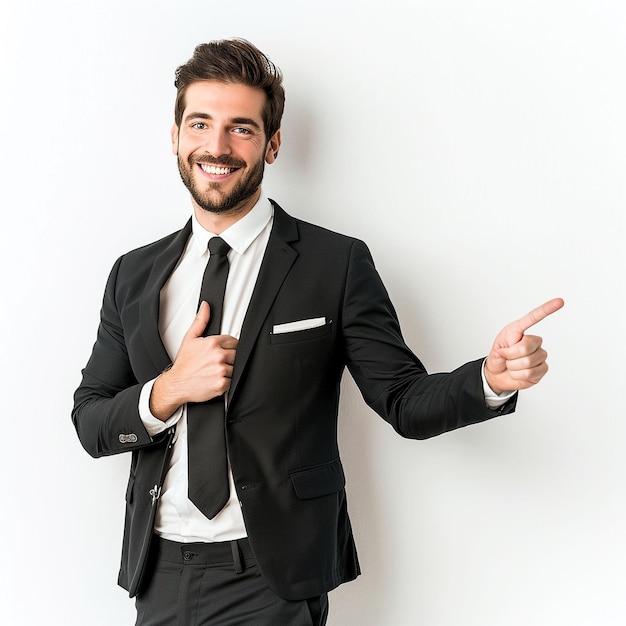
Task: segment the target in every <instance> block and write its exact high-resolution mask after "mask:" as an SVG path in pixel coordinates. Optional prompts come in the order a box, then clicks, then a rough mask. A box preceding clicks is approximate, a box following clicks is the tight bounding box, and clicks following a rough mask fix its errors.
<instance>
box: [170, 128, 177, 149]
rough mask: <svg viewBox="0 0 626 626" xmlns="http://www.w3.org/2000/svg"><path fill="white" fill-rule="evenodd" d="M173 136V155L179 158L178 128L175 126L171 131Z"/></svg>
mask: <svg viewBox="0 0 626 626" xmlns="http://www.w3.org/2000/svg"><path fill="white" fill-rule="evenodd" d="M171 136H172V153H173V154H175V155H176V156H178V126H177V125H176V124H174V125H173V126H172V130H171Z"/></svg>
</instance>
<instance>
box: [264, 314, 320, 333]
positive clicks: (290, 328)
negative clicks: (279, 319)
mask: <svg viewBox="0 0 626 626" xmlns="http://www.w3.org/2000/svg"><path fill="white" fill-rule="evenodd" d="M324 324H326V318H325V317H313V318H311V319H309V320H299V321H297V322H287V323H286V324H275V325H274V326H273V328H272V333H273V334H274V335H280V334H281V333H293V332H296V331H298V330H308V329H309V328H318V327H319V326H324Z"/></svg>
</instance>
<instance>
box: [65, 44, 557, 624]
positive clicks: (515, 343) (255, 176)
mask: <svg viewBox="0 0 626 626" xmlns="http://www.w3.org/2000/svg"><path fill="white" fill-rule="evenodd" d="M175 84H176V88H177V98H176V105H175V115H174V120H175V122H174V126H173V128H172V148H173V151H174V154H175V155H177V158H178V167H179V170H180V175H181V178H182V180H183V182H184V184H185V186H186V187H187V189H188V190H189V193H190V196H191V204H192V215H191V218H190V220H189V222H188V223H187V224H186V225H185V226H184V228H182V229H181V230H180V231H177V232H175V233H173V234H171V235H168V236H167V237H165V238H163V239H161V240H159V241H157V242H155V243H152V244H150V245H147V246H144V247H142V248H139V249H137V250H134V251H131V252H129V253H128V254H125V255H124V256H122V257H121V258H120V259H118V260H117V262H116V263H115V265H114V267H113V270H112V272H111V275H110V277H109V281H108V283H107V286H106V289H105V294H104V300H103V305H102V312H101V322H100V326H99V329H98V335H97V340H96V343H95V345H94V348H93V353H92V355H91V358H90V359H89V362H88V363H87V365H86V367H85V369H84V370H83V379H82V382H81V385H80V387H79V388H78V389H77V391H76V394H75V405H74V410H73V414H72V418H73V421H74V424H75V426H76V430H77V432H78V435H79V437H80V440H81V442H82V444H83V446H84V447H85V449H86V450H87V451H88V452H89V453H90V454H92V455H93V456H96V457H98V456H104V455H109V454H118V453H122V452H130V453H132V462H131V471H130V477H129V483H128V488H127V492H126V524H125V530H124V540H123V545H122V563H121V568H120V574H119V579H118V582H119V584H120V585H121V586H123V587H124V588H125V589H127V590H128V591H129V594H130V595H131V597H134V596H136V606H137V622H136V623H137V624H140V625H143V626H145V625H152V626H154V625H174V624H178V625H179V626H194V625H199V624H210V625H221V624H229V625H234V624H242V625H250V624H255V625H268V626H269V625H271V626H276V625H289V626H291V625H297V624H303V625H304V624H306V625H311V624H315V625H319V624H325V623H326V619H327V613H328V601H327V593H328V591H330V590H331V589H333V588H335V587H337V586H338V585H340V584H341V583H343V582H346V581H349V580H352V579H354V578H355V577H356V576H358V574H359V573H360V571H359V564H358V559H357V554H356V549H355V546H354V541H353V537H352V531H351V526H350V520H349V518H348V513H347V507H346V495H345V491H344V475H343V470H342V466H341V460H340V458H339V450H338V446H337V439H336V433H337V412H338V411H337V409H338V400H339V398H338V395H339V388H340V385H339V382H340V379H341V376H342V373H343V371H344V369H345V368H346V367H347V368H348V369H349V371H350V373H351V375H352V376H353V378H354V380H355V382H356V383H357V385H358V387H359V389H360V390H361V392H362V394H363V397H364V399H365V401H366V402H367V403H368V404H369V405H370V406H371V407H372V408H373V409H374V410H375V411H377V412H378V413H379V414H380V415H381V417H383V418H384V419H385V420H386V421H388V422H389V423H390V424H391V425H392V426H393V428H395V429H396V430H397V431H398V433H400V434H401V435H402V436H404V437H408V438H415V439H424V438H427V437H432V436H434V435H438V434H440V433H443V432H446V431H449V430H452V429H455V428H459V427H462V426H466V425H469V424H474V423H478V422H482V421H484V420H487V419H490V418H492V417H495V416H498V415H503V414H506V413H510V412H512V411H513V410H514V405H515V402H516V397H517V396H516V391H517V390H520V389H524V388H527V387H530V386H532V385H534V384H536V383H537V382H539V381H540V380H541V378H542V377H543V376H544V374H545V373H546V371H547V365H546V352H545V350H544V349H543V348H542V341H541V338H540V337H537V336H533V335H528V334H526V330H527V329H528V328H529V327H530V326H532V325H533V324H535V323H537V322H539V321H541V320H542V319H543V318H544V317H546V316H547V315H550V314H551V313H553V312H554V311H556V310H557V309H559V308H560V307H561V306H562V304H563V302H562V300H560V299H558V298H557V299H555V300H551V301H549V302H547V303H546V304H544V305H542V306H540V307H537V308H536V309H534V310H533V311H531V312H530V313H529V314H528V315H526V316H524V317H522V318H521V319H519V320H517V321H515V322H513V323H511V324H509V325H508V326H506V327H505V328H504V330H502V331H501V332H500V333H499V334H498V335H497V337H496V340H495V341H494V344H493V346H492V348H491V350H490V352H489V354H488V356H487V357H486V358H480V359H477V360H476V361H473V362H471V363H467V364H465V365H463V366H461V367H459V368H458V369H456V370H454V371H453V372H450V373H445V374H428V373H427V372H426V371H425V369H424V367H423V365H422V363H421V362H420V361H419V359H418V358H417V357H416V356H415V355H414V354H413V353H412V352H411V350H410V349H409V348H408V347H407V345H406V344H405V343H404V341H403V339H402V335H401V332H400V327H399V324H398V320H397V318H396V315H395V312H394V309H393V306H392V304H391V302H390V301H389V298H388V295H387V292H386V290H385V288H384V286H383V284H382V282H381V280H380V277H379V276H378V274H377V272H376V270H375V268H374V264H373V261H372V258H371V256H370V254H369V251H368V249H367V247H366V246H365V244H364V243H363V242H361V241H358V240H356V239H353V238H350V237H347V236H344V235H339V234H337V233H333V232H330V231H328V230H325V229H323V228H320V227H317V226H313V225H311V224H308V223H305V222H302V221H300V220H298V219H296V218H293V217H291V216H290V215H288V214H287V213H286V212H285V211H284V210H283V209H282V208H281V207H280V206H279V205H278V204H277V203H276V202H274V201H273V200H270V199H268V198H267V197H266V196H264V195H263V191H262V187H261V183H262V180H263V172H264V168H265V164H266V163H267V164H272V163H274V161H275V160H276V158H277V156H278V153H279V149H280V143H281V136H280V122H281V118H282V113H283V107H284V91H283V87H282V79H281V74H280V71H279V70H278V69H277V68H276V67H275V66H274V65H273V63H272V62H271V61H269V59H268V58H267V57H266V56H265V55H263V54H262V53H261V52H260V51H259V50H258V49H257V48H255V47H254V46H253V45H251V44H250V43H248V42H246V41H243V40H238V39H235V40H227V41H217V42H211V43H209V44H202V45H200V46H198V47H197V48H196V50H195V53H194V56H193V57H192V59H190V60H189V61H188V62H187V63H186V64H185V65H182V66H181V67H179V68H178V70H177V72H176V81H175Z"/></svg>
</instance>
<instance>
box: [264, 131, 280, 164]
mask: <svg viewBox="0 0 626 626" xmlns="http://www.w3.org/2000/svg"><path fill="white" fill-rule="evenodd" d="M279 150H280V129H278V130H277V131H276V132H275V133H274V136H273V137H272V138H271V139H270V140H269V141H268V142H267V148H266V149H265V162H266V163H269V164H271V163H273V162H274V161H275V160H276V157H277V156H278V151H279Z"/></svg>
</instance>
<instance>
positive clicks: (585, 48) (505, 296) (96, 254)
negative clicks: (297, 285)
mask: <svg viewBox="0 0 626 626" xmlns="http://www.w3.org/2000/svg"><path fill="white" fill-rule="evenodd" d="M0 7H1V13H0V63H1V69H2V73H1V80H2V98H1V102H0V106H1V111H0V113H1V118H0V119H1V124H2V135H1V136H2V139H1V150H0V153H1V157H0V158H1V159H2V162H1V164H0V166H1V167H0V173H1V174H0V176H1V177H2V181H1V184H0V206H1V207H2V228H1V230H0V254H1V255H2V259H1V264H0V267H1V268H2V269H1V270H0V271H1V276H2V282H1V286H0V287H1V290H2V294H3V295H2V307H1V310H2V321H1V324H0V333H1V343H0V348H1V350H2V359H1V363H2V365H1V366H0V367H1V368H2V370H1V377H0V380H1V384H2V396H3V400H4V402H3V404H4V410H3V416H2V431H3V437H2V440H3V445H2V452H1V453H0V463H1V467H0V471H1V474H0V475H1V476H2V509H1V512H0V522H1V528H0V535H1V536H2V554H1V559H0V567H1V568H2V569H1V572H0V578H1V580H0V583H1V584H0V621H1V622H2V623H3V624H9V625H11V626H13V625H22V624H26V625H37V626H38V625H42V624H46V625H57V624H58V625H62V626H92V625H93V626H100V625H104V626H111V625H113V626H118V625H124V624H132V623H133V620H134V605H133V602H132V601H130V600H129V599H128V598H127V597H126V594H125V592H124V591H123V590H121V589H120V588H118V587H117V586H116V584H115V581H116V576H117V566H118V560H119V553H120V545H121V533H122V517H123V510H124V506H123V496H124V490H125V486H126V477H127V471H128V462H129V459H128V457H126V456H119V457H116V458H108V459H102V460H98V461H96V460H93V459H91V458H90V457H89V456H88V455H87V454H86V453H85V452H84V451H83V450H82V448H81V447H80V444H79V442H78V439H77V438H76V436H75V433H74V431H73V427H72V425H71V422H70V409H71V405H72V394H73V391H74V389H75V387H76V386H77V385H78V382H79V380H80V369H81V368H82V367H83V366H84V364H85V362H86V360H87V358H88V356H89V353H90V350H91V345H92V343H93V341H94V339H95V331H96V326H97V323H98V313H99V308H100V302H101V297H102V292H103V288H104V283H105V280H106V277H107V275H108V272H109V269H110V267H111V265H112V264H113V262H114V260H115V258H116V257H117V256H118V255H119V254H121V253H123V252H125V251H127V250H129V249H131V248H133V247H136V246H139V245H142V244H144V243H147V242H150V241H152V240H154V239H156V238H158V237H160V236H162V235H165V234H167V233H169V232H171V231H173V230H176V229H178V228H179V227H181V226H182V224H183V223H184V222H185V220H186V219H187V216H188V214H189V211H190V204H189V200H188V197H187V193H186V190H185V189H184V187H183V186H182V184H181V183H180V180H179V177H178V172H177V169H176V165H175V159H174V157H173V156H172V155H171V153H170V147H169V130H170V125H171V122H172V107H173V101H174V95H175V93H174V88H173V73H174V69H175V68H176V66H177V65H179V64H180V63H182V62H184V61H186V60H187V59H188V58H189V57H190V56H191V53H192V51H193V48H194V46H195V45H196V44H197V43H200V42H202V41H207V40H210V39H216V38H223V37H231V36H243V37H246V38H248V39H250V40H251V41H253V42H254V43H255V44H256V45H258V46H259V47H260V48H261V49H262V50H264V51H265V52H266V53H267V54H268V55H269V56H270V58H272V59H273V60H274V61H275V62H276V63H277V64H278V65H279V66H280V67H281V68H282V69H283V71H284V74H285V85H286V89H287V109H286V115H285V119H284V124H283V140H284V144H283V148H282V150H281V154H280V157H279V159H278V161H277V163H276V164H274V165H273V166H271V167H270V168H269V171H268V174H267V181H266V190H267V191H268V192H269V194H270V195H271V196H272V197H274V198H275V199H276V200H278V201H279V202H280V203H281V204H282V205H283V206H284V207H285V208H286V209H287V210H288V211H290V212H291V213H293V214H295V215H298V216H300V217H303V218H304V219H307V220H309V221H313V222H316V223H320V224H322V225H325V226H327V227H329V228H332V229H335V230H339V231H342V232H346V233H349V234H352V235H355V236H358V237H361V238H363V239H364V240H366V241H367V242H368V244H369V245H370V247H371V249H372V252H373V254H374V257H375V259H376V262H377V265H378V268H379V270H380V272H381V274H382V275H383V278H384V280H385V282H386V284H387V287H388V289H389V291H390V293H391V295H392V298H393V300H394V302H395V304H396V307H397V309H398V313H399V315H400V318H401V321H402V324H403V330H404V333H405V336H406V339H407V341H408V342H409V344H410V345H411V346H412V347H413V348H414V349H415V350H416V352H417V353H418V354H419V355H420V357H421V358H422V359H423V361H424V362H425V364H426V365H427V367H428V368H429V369H430V370H431V371H446V370H450V369H453V368H455V367H457V366H458V365H460V364H461V363H463V362H465V361H468V360H471V359H474V358H478V357H480V356H482V355H484V354H485V353H486V352H487V351H488V349H489V346H490V344H491V341H492V339H493V337H494V336H495V334H496V333H497V331H498V330H499V329H500V328H501V327H502V326H503V325H504V324H505V323H508V322H509V321H511V320H513V319H515V318H517V317H519V316H521V315H522V314H524V313H526V312H527V310H529V309H530V308H532V307H534V306H536V305H538V304H540V303H542V302H543V301H545V300H547V299H549V298H551V297H553V296H562V297H563V298H565V300H566V308H565V309H563V310H562V311H561V312H559V313H558V314H556V315H555V316H553V318H550V319H548V320H546V321H544V322H543V323H542V324H541V325H540V326H539V327H538V328H537V332H538V333H540V334H542V335H543V336H544V337H545V341H546V346H547V348H548V350H549V351H550V365H551V371H550V373H549V375H548V376H547V377H546V379H545V380H544V381H543V382H542V384H541V385H540V386H539V387H537V388H535V389H532V390H529V391H527V392H524V393H523V394H522V395H521V397H520V402H519V409H518V411H517V412H516V413H515V414H514V415H512V416H509V417H506V418H502V419H498V420H495V421H491V422H489V423H486V424H482V425H479V426H474V427H471V428H467V429H464V430H460V431H457V432H454V433H449V434H446V435H443V436H441V437H439V438H436V439H433V440H430V441H426V442H413V441H405V440H403V439H401V438H399V437H398V436H396V435H395V433H394V432H393V431H392V429H391V428H389V426H387V425H386V424H385V423H384V422H382V420H379V419H378V418H377V417H375V416H374V414H373V413H372V412H371V411H370V410H369V409H368V408H367V407H366V406H365V405H364V403H363V401H362V400H361V399H360V396H359V395H358V392H357V391H356V389H355V388H354V386H353V383H352V381H350V380H346V381H344V392H345V393H344V396H343V401H342V406H341V412H342V419H341V427H340V437H341V446H342V451H343V456H344V460H345V465H346V471H347V479H348V495H349V502H350V510H351V513H352V519H353V524H354V528H355V533H356V538H357V543H358V546H359V551H360V557H361V562H362V568H363V571H364V574H363V576H362V577H360V578H359V579H358V580H357V581H356V582H353V583H350V584H347V585H344V586H343V587H342V588H341V589H339V590H337V591H335V592H333V593H332V594H331V596H330V599H331V617H330V620H329V624H331V625H332V626H352V625H354V626H413V625H416V626H528V625H531V624H532V625H533V626H555V625H557V626H578V625H593V626H598V625H600V626H618V625H623V624H624V623H626V593H625V591H624V589H625V583H626V574H625V566H624V562H625V560H626V540H625V538H624V535H625V531H624V528H625V525H626V504H625V503H624V491H625V489H626V488H625V487H624V483H625V479H626V463H625V461H624V453H625V443H626V426H625V424H624V422H625V420H624V410H623V404H624V400H623V398H622V392H623V378H624V365H623V352H624V322H623V317H624V311H623V307H624V295H623V293H624V289H623V285H624V282H623V261H624V252H623V243H624V223H623V213H624V208H625V193H624V174H625V171H626V168H625V166H626V162H625V154H624V143H625V139H626V133H625V130H626V128H625V122H624V111H626V101H625V100H626V98H625V88H624V71H625V70H624V68H625V67H626V51H625V45H624V33H625V27H626V19H625V18H626V15H625V12H624V8H623V7H624V4H623V2H620V1H619V0H615V1H614V2H611V1H609V0H588V1H582V0H535V1H532V0H441V1H434V0H431V1H430V2H427V1H425V0H413V1H412V2H402V1H400V0H386V1H385V2H380V1H378V2H371V1H363V0H361V1H357V0H343V1H342V2H339V1H337V0H335V1H333V2H330V1H328V0H316V1H315V2H294V1H287V0H285V1H279V0H264V1H261V0H255V1H254V2H253V1H248V0H241V1H239V2H209V1H208V0H204V1H196V2H191V1H189V0H186V1H181V0H178V1H177V2H174V1H171V2H164V1H162V0H153V1H151V2H147V1H144V0H141V1H135V2H133V1H131V0H124V1H121V0H108V1H107V2H87V1H81V2H79V1H75V2H71V1H69V0H56V1H55V2H47V1H44V0H34V1H33V0H31V1H29V0H8V1H7V0H2V2H0Z"/></svg>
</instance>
